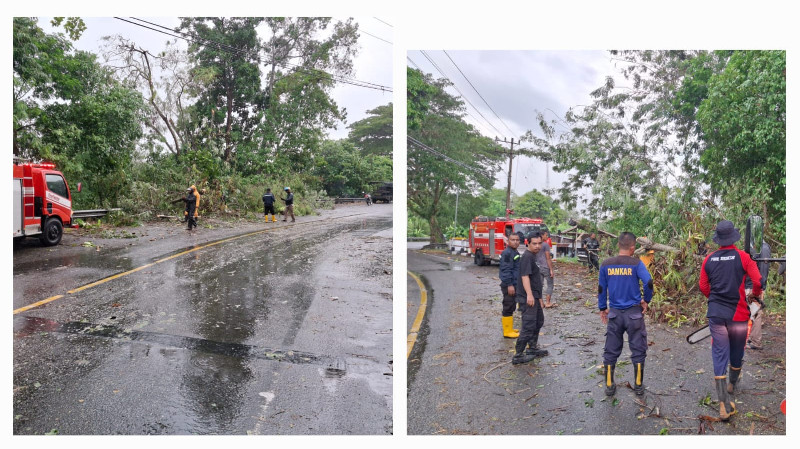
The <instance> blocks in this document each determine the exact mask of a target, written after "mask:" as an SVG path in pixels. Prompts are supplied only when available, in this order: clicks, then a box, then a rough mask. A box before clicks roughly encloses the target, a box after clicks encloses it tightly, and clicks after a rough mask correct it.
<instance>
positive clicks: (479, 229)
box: [469, 216, 548, 265]
mask: <svg viewBox="0 0 800 449" xmlns="http://www.w3.org/2000/svg"><path fill="white" fill-rule="evenodd" d="M547 230H548V229H547V225H545V224H544V223H542V219H541V218H510V217H485V216H478V217H475V218H474V219H473V220H472V222H471V223H470V224H469V252H470V253H471V254H472V255H473V257H474V259H473V260H474V261H475V264H476V265H489V264H491V263H492V261H495V262H499V261H500V253H502V252H503V250H504V249H506V245H507V243H508V241H507V237H508V236H509V235H511V233H512V232H513V233H522V235H523V236H525V235H528V233H531V232H534V231H547ZM520 245H521V246H520V248H522V245H525V241H524V238H523V239H522V240H520Z"/></svg>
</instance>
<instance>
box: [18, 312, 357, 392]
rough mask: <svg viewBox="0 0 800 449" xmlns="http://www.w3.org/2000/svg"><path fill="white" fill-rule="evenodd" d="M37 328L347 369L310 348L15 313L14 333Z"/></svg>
mask: <svg viewBox="0 0 800 449" xmlns="http://www.w3.org/2000/svg"><path fill="white" fill-rule="evenodd" d="M37 332H55V333H65V334H80V335H87V336H93V337H105V338H112V339H117V340H129V341H139V342H144V343H153V344H157V345H161V346H167V347H172V348H179V349H188V350H191V351H199V352H203V353H209V354H217V355H223V356H228V357H235V358H251V359H262V360H275V361H278V362H286V363H294V364H317V365H320V364H324V365H326V367H328V368H331V369H332V372H341V373H342V375H344V373H345V372H346V365H345V363H344V361H340V360H338V359H332V358H331V357H327V356H320V355H317V354H312V353H309V352H301V351H292V350H281V349H273V348H265V347H258V346H253V345H245V344H241V343H225V342H220V341H211V340H206V339H202V338H194V337H184V336H180V335H168V334H159V333H156V332H144V331H135V330H127V329H120V328H118V327H114V326H104V325H99V324H93V323H80V322H74V321H73V322H68V323H59V322H57V321H53V320H48V319H45V318H38V317H29V316H15V317H14V337H26V336H29V335H31V334H34V333H37ZM326 372H327V368H326ZM339 377H341V376H339Z"/></svg>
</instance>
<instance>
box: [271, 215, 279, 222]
mask: <svg viewBox="0 0 800 449" xmlns="http://www.w3.org/2000/svg"><path fill="white" fill-rule="evenodd" d="M276 221H278V219H277V218H275V216H274V215H273V216H272V222H273V223H275V222H276Z"/></svg>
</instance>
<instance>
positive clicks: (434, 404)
mask: <svg viewBox="0 0 800 449" xmlns="http://www.w3.org/2000/svg"><path fill="white" fill-rule="evenodd" d="M555 269H556V284H555V292H554V296H553V298H554V301H555V302H557V303H559V306H558V307H557V308H554V309H547V310H546V311H545V324H544V327H543V329H542V334H541V337H540V340H539V342H540V344H541V345H542V346H544V347H545V348H546V349H548V350H549V351H550V355H549V356H548V357H545V358H543V359H540V360H538V361H536V362H533V363H531V364H527V365H520V366H513V365H511V364H510V360H511V356H512V355H513V352H514V342H515V340H513V339H505V338H503V337H502V330H501V325H500V315H501V309H502V307H501V304H500V302H501V299H502V298H501V296H500V288H499V283H500V282H499V279H498V267H497V265H492V266H490V267H478V266H476V265H473V264H472V262H471V261H469V260H465V259H464V258H461V257H457V256H451V255H447V254H443V253H439V254H425V253H422V252H419V251H416V250H409V251H408V270H410V271H412V272H414V273H416V274H419V275H421V276H422V278H423V280H424V282H425V284H426V289H427V294H428V309H427V313H426V317H425V320H424V321H423V325H422V328H421V330H420V337H419V338H418V341H417V343H416V345H415V347H414V350H413V351H412V353H411V355H410V357H409V359H408V412H407V413H408V432H409V434H411V435H416V434H422V435H430V434H438V435H452V434H522V435H525V434H528V435H654V434H655V435H657V434H660V433H666V434H670V435H691V434H697V433H699V432H703V433H706V434H750V433H751V432H752V433H754V434H778V435H783V434H785V433H786V419H785V418H786V417H785V416H784V415H783V414H782V413H781V412H780V411H779V404H780V402H781V400H783V399H784V398H785V397H786V371H785V367H786V363H785V360H786V352H785V326H784V324H783V323H775V324H774V325H768V326H766V327H765V341H768V343H767V346H768V347H769V348H768V349H767V350H765V351H760V352H756V351H748V352H747V353H746V354H745V365H744V371H743V381H742V388H743V391H742V392H741V393H740V394H739V395H738V397H737V407H738V408H739V413H738V415H736V416H735V417H734V419H733V420H732V421H731V423H729V424H724V423H719V422H708V421H706V420H703V419H700V418H699V417H700V416H711V417H714V416H718V413H717V411H718V408H715V407H714V406H716V405H717V403H716V393H715V391H714V387H713V374H712V373H713V371H712V367H711V357H710V341H709V340H708V339H706V340H705V341H703V342H701V343H698V344H696V345H688V344H687V343H686V342H685V340H684V339H685V336H686V335H687V334H688V333H689V332H691V330H692V329H689V328H687V327H682V328H680V329H677V330H676V329H672V328H670V327H668V326H664V325H657V324H654V323H652V322H650V320H649V319H648V321H647V326H648V329H647V330H648V341H649V344H650V346H649V348H648V356H647V361H646V364H645V379H644V383H645V386H646V389H647V391H646V393H645V396H644V399H639V398H638V397H637V396H635V395H634V393H633V391H632V390H631V389H629V388H628V387H627V386H626V385H627V383H628V382H632V380H633V378H632V376H633V370H632V368H631V365H630V362H629V360H630V351H629V350H628V348H627V344H626V347H625V349H624V350H623V353H622V356H621V357H620V359H619V362H618V366H617V376H616V380H617V384H618V387H617V388H618V391H617V394H616V395H615V397H614V398H616V399H617V400H616V401H615V400H614V398H611V399H606V396H605V395H604V387H603V385H602V370H601V369H598V368H597V367H598V365H601V364H602V351H603V344H604V326H603V325H602V323H601V321H600V318H599V316H598V315H597V314H596V312H595V309H596V295H595V293H594V292H595V291H596V290H595V289H596V285H597V284H596V282H597V281H596V277H595V278H591V277H590V276H588V275H587V274H586V270H585V269H584V268H583V267H580V266H577V265H566V264H559V263H556V264H555ZM577 284H580V285H579V286H578V285H577ZM408 286H409V290H408V291H409V296H411V295H412V294H415V293H416V291H415V290H414V289H412V283H411V282H409V284H408ZM417 294H418V293H417ZM415 301H417V302H418V299H416V300H415V299H413V298H411V297H409V299H408V303H409V304H414V302H415ZM517 315H518V314H515V327H516V328H518V327H519V317H518V316H517ZM707 396H710V403H708V404H707V405H703V404H702V402H704V399H705V398H706V397H707Z"/></svg>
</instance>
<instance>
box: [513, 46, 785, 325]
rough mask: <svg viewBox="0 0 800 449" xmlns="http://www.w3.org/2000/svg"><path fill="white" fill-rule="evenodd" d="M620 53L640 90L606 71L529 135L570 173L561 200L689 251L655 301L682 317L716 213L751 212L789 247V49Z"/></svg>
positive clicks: (740, 219) (672, 266)
mask: <svg viewBox="0 0 800 449" xmlns="http://www.w3.org/2000/svg"><path fill="white" fill-rule="evenodd" d="M612 56H613V57H615V58H618V59H621V60H622V62H623V63H624V64H625V68H624V70H623V74H624V76H625V77H626V79H627V80H628V81H629V82H632V87H629V88H619V87H617V83H616V81H615V80H614V78H612V77H608V78H607V80H606V82H605V84H604V85H603V86H600V87H599V88H598V89H597V90H595V91H594V92H592V97H593V98H594V101H593V102H592V103H591V104H590V105H588V106H580V107H573V108H571V109H570V110H569V111H568V112H567V113H566V114H565V116H564V117H563V118H562V117H560V118H557V119H556V120H551V121H549V122H548V121H546V120H545V119H544V116H543V114H539V124H540V130H539V131H540V132H537V133H534V132H533V131H531V132H529V133H528V135H527V140H529V141H531V142H533V143H534V145H535V146H536V148H537V150H536V155H537V157H538V158H539V159H541V160H545V161H549V162H552V163H553V168H554V170H556V171H559V172H564V173H567V174H568V179H567V181H566V182H565V183H564V184H563V185H562V186H561V187H560V188H559V189H558V193H559V198H560V199H561V200H562V201H563V202H565V203H567V204H570V205H572V206H583V208H584V211H585V214H586V215H588V218H589V219H590V221H591V222H592V223H594V224H596V225H597V226H598V227H601V228H604V229H606V230H609V231H611V232H614V233H618V232H620V231H623V230H626V231H632V232H634V233H636V234H637V235H646V236H648V237H650V238H651V239H652V240H654V241H657V242H660V243H665V244H669V245H671V246H673V247H676V248H678V249H679V250H680V251H679V252H678V253H665V254H664V257H663V258H660V260H659V262H658V264H657V265H656V268H655V269H656V270H657V271H659V274H658V275H657V276H656V281H657V284H656V285H657V286H658V287H660V288H661V290H660V291H661V293H660V295H661V297H659V298H657V299H659V302H660V303H664V304H667V303H669V304H671V306H670V307H673V308H675V310H673V312H674V313H679V312H680V310H687V309H686V308H683V307H681V305H687V304H690V303H691V302H692V301H694V300H696V299H697V298H696V296H697V292H696V290H694V291H693V289H692V286H693V285H696V283H697V277H698V273H699V266H698V264H699V261H701V260H702V258H698V257H696V252H697V245H698V244H700V243H702V242H708V243H709V244H711V236H712V234H713V228H714V225H715V224H716V223H717V222H718V221H719V220H721V219H728V220H731V221H733V222H734V224H735V225H736V226H737V227H739V228H740V229H741V230H742V231H744V226H745V222H746V219H747V217H748V215H750V214H758V215H761V216H762V217H764V219H765V223H766V234H767V241H768V242H769V243H770V244H771V246H772V248H773V254H776V253H777V254H785V236H786V216H785V214H786V53H785V52H784V51H715V52H708V51H625V52H612ZM556 122H558V124H557V123H556ZM557 126H558V128H561V129H563V127H564V126H566V127H567V128H568V131H566V132H557V131H556V130H557ZM576 192H583V193H579V194H576ZM741 243H742V242H740V244H741ZM711 246H712V248H713V244H711ZM659 264H660V265H659ZM655 310H656V313H662V315H663V314H665V313H666V312H665V311H664V310H665V309H659V308H656V309H655ZM663 316H664V317H666V315H663ZM673 317H679V315H674V314H673ZM667 318H669V317H667ZM684 318H685V317H684ZM676 319H677V318H676Z"/></svg>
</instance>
